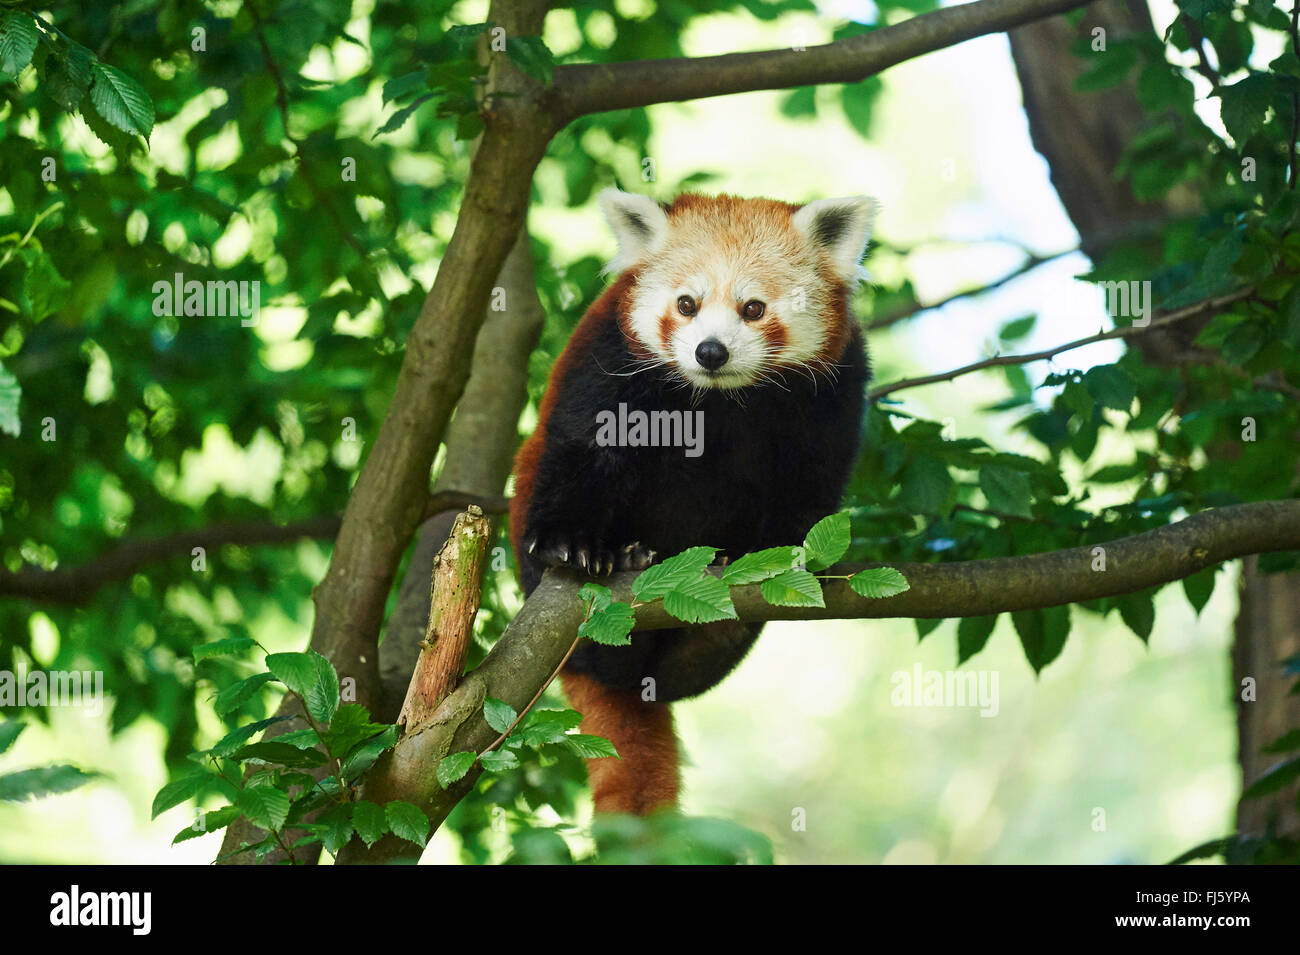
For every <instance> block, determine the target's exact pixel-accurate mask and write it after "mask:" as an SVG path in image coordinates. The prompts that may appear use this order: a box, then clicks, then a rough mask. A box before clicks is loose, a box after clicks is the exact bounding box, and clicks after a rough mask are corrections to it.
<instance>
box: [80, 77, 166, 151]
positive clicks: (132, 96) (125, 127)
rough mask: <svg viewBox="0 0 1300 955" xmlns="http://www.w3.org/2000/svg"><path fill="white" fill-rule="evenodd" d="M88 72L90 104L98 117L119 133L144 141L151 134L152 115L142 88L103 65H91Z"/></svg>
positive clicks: (150, 106)
mask: <svg viewBox="0 0 1300 955" xmlns="http://www.w3.org/2000/svg"><path fill="white" fill-rule="evenodd" d="M90 72H91V82H92V84H93V85H92V86H91V87H90V102H91V103H92V104H93V105H94V107H95V109H96V111H97V112H98V113H99V115H100V116H102V117H103V118H104V119H105V120H106V121H107V122H108V123H110V124H112V125H113V126H116V127H117V128H118V129H120V130H122V132H124V133H130V134H131V135H134V136H143V137H144V138H145V139H146V140H147V139H148V138H149V134H150V133H151V132H153V122H154V112H153V100H151V99H150V98H149V94H148V93H146V92H145V91H144V87H143V86H141V85H140V84H139V83H137V82H136V81H135V80H133V79H132V78H131V77H129V76H127V75H126V74H125V73H123V72H122V71H121V70H119V69H116V68H115V67H112V66H108V65H107V64H105V63H95V64H93V65H92V66H91V68H90Z"/></svg>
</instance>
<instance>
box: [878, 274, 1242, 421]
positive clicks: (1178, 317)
mask: <svg viewBox="0 0 1300 955" xmlns="http://www.w3.org/2000/svg"><path fill="white" fill-rule="evenodd" d="M1254 292H1255V289H1254V287H1253V286H1252V287H1249V288H1244V289H1238V290H1237V291H1235V292H1233V293H1231V294H1229V295H1222V296H1220V297H1219V298H1212V299H1207V300H1206V301H1204V302H1197V303H1196V304H1195V305H1189V306H1187V307H1186V308H1181V309H1178V310H1177V311H1175V312H1169V313H1168V314H1167V315H1163V316H1161V317H1160V318H1158V319H1155V320H1153V321H1152V322H1150V323H1149V324H1147V325H1141V326H1139V325H1124V326H1122V327H1120V328H1112V329H1110V330H1109V331H1105V332H1097V334H1095V335H1089V336H1088V337H1087V338H1077V339H1075V340H1074V341H1072V342H1066V343H1065V344H1064V345H1056V346H1054V347H1052V348H1045V349H1043V350H1042V351H1036V352H1029V353H1027V354H1024V355H996V356H994V357H993V358H985V359H983V360H982V361H976V362H971V363H970V364H969V365H962V366H961V367H960V368H954V369H953V370H952V371H944V372H940V373H938V374H934V375H923V376H922V377H920V378H903V379H901V380H899V381H894V382H890V383H889V384H887V385H881V386H880V387H878V388H872V389H871V390H870V391H868V392H867V397H868V398H870V399H872V400H875V399H876V398H883V397H884V396H885V395H889V394H893V393H894V392H895V391H902V390H903V389H904V388H919V387H920V386H921V385H932V384H934V383H935V382H939V381H952V380H953V379H954V378H960V377H961V376H963V375H969V374H971V373H972V372H976V371H983V370H984V369H986V368H997V367H999V366H1002V365H1027V364H1029V363H1030V362H1033V361H1042V360H1043V359H1045V358H1052V357H1054V356H1056V355H1059V354H1060V353H1061V352H1066V351H1071V350H1073V349H1075V348H1082V347H1083V346H1084V345H1092V344H1094V343H1096V342H1104V341H1107V340H1109V339H1112V338H1130V337H1132V336H1134V335H1143V334H1145V333H1147V332H1150V331H1155V330H1156V329H1160V328H1165V327H1167V326H1169V325H1173V324H1175V323H1177V322H1181V321H1183V320H1184V319H1188V318H1193V317H1195V316H1197V315H1204V314H1205V313H1206V312H1217V311H1219V310H1221V309H1223V308H1226V307H1227V306H1229V305H1232V304H1234V303H1236V302H1240V301H1241V300H1242V299H1246V298H1249V297H1250V296H1251V295H1253V294H1254Z"/></svg>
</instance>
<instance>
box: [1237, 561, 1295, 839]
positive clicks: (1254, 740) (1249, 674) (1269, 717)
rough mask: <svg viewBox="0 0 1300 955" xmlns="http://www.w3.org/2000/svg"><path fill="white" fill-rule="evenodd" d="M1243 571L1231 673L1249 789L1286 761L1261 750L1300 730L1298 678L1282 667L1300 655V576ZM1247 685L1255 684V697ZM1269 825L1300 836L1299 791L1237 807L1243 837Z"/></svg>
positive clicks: (1255, 565) (1247, 564) (1251, 567)
mask: <svg viewBox="0 0 1300 955" xmlns="http://www.w3.org/2000/svg"><path fill="white" fill-rule="evenodd" d="M1242 565H1243V566H1242V574H1241V609H1240V610H1239V611H1238V613H1237V624H1236V627H1235V628H1234V630H1235V636H1236V644H1235V646H1234V647H1233V650H1232V670H1233V692H1234V694H1235V695H1236V697H1235V698H1236V700H1237V741H1238V760H1239V761H1240V763H1241V775H1242V786H1243V788H1244V787H1245V786H1249V785H1250V784H1251V783H1253V782H1254V781H1255V780H1256V779H1258V778H1259V777H1260V776H1261V775H1263V774H1264V772H1265V771H1266V770H1267V769H1268V768H1269V767H1270V766H1272V765H1274V764H1275V763H1277V762H1278V761H1279V760H1281V759H1282V758H1283V757H1282V756H1280V755H1277V754H1270V753H1261V752H1260V747H1261V746H1265V745H1267V744H1268V743H1270V742H1271V741H1273V740H1274V739H1276V738H1277V737H1279V736H1281V735H1282V734H1283V733H1285V732H1287V731H1288V730H1291V729H1294V728H1295V727H1297V726H1300V695H1297V696H1292V695H1290V693H1289V690H1290V685H1291V684H1292V683H1294V682H1295V678H1294V677H1289V678H1288V677H1284V676H1283V674H1282V667H1281V661H1283V660H1285V659H1286V658H1287V657H1291V656H1295V655H1296V654H1297V653H1300V586H1298V585H1300V575H1297V574H1261V573H1260V572H1259V559H1258V558H1257V557H1248V558H1246V559H1245V560H1244V561H1242ZM1247 680H1253V681H1254V683H1253V687H1252V692H1250V693H1248V692H1247V685H1246V683H1245V681H1247ZM1251 696H1253V699H1250V698H1249V697H1251ZM1243 697H1247V698H1246V699H1243ZM1270 825H1272V826H1273V827H1275V828H1276V830H1277V831H1278V832H1282V833H1292V834H1294V833H1298V832H1300V806H1297V804H1296V786H1294V785H1292V786H1288V787H1286V788H1285V789H1283V790H1282V791H1280V792H1276V793H1273V794H1272V795H1269V796H1266V797H1262V798H1260V799H1246V800H1242V802H1240V803H1239V804H1238V805H1237V829H1238V831H1240V832H1243V833H1248V834H1250V835H1262V834H1263V833H1264V832H1265V831H1267V830H1268V829H1269V827H1270Z"/></svg>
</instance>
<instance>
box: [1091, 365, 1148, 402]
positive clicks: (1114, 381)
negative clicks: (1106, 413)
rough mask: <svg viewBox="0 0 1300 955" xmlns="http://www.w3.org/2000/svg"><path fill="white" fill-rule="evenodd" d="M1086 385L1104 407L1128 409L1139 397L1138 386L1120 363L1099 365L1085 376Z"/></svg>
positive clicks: (1094, 398)
mask: <svg viewBox="0 0 1300 955" xmlns="http://www.w3.org/2000/svg"><path fill="white" fill-rule="evenodd" d="M1083 384H1084V387H1086V388H1087V389H1088V394H1090V395H1092V397H1093V400H1095V401H1096V402H1097V403H1098V404H1099V405H1101V406H1102V407H1103V408H1114V409H1115V410H1116V411H1128V409H1129V407H1130V406H1131V405H1132V404H1133V399H1134V398H1135V397H1137V386H1136V385H1135V384H1134V383H1133V379H1132V378H1130V377H1129V374H1128V372H1126V371H1125V370H1124V369H1123V368H1120V367H1119V366H1118V365H1098V366H1097V367H1095V368H1090V369H1088V371H1087V372H1086V373H1085V374H1084V376H1083Z"/></svg>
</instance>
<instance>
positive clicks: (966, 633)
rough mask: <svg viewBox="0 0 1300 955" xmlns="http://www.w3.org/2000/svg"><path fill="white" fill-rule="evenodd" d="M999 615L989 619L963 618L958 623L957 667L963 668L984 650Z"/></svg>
mask: <svg viewBox="0 0 1300 955" xmlns="http://www.w3.org/2000/svg"><path fill="white" fill-rule="evenodd" d="M997 622H998V615H997V614H995V613H994V614H989V615H988V616H987V617H962V618H961V620H960V621H958V623H957V665H958V666H961V665H962V664H963V663H965V662H966V661H967V660H969V659H970V658H971V657H973V656H975V654H977V653H979V652H980V651H981V650H983V649H984V647H985V645H986V644H987V643H988V642H989V637H991V636H992V635H993V628H994V627H995V626H996V625H997Z"/></svg>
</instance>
